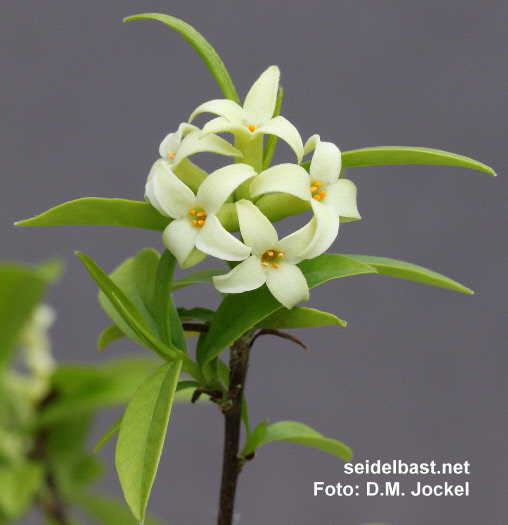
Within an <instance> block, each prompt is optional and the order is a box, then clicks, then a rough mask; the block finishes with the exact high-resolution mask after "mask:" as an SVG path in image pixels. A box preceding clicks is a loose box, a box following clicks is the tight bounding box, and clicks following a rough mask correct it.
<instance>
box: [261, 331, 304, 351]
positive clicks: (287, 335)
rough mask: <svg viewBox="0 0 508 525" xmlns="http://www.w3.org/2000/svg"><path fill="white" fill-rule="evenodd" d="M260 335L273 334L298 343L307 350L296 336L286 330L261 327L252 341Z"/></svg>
mask: <svg viewBox="0 0 508 525" xmlns="http://www.w3.org/2000/svg"><path fill="white" fill-rule="evenodd" d="M260 335H275V336H277V337H282V339H288V340H289V341H293V343H296V344H297V345H300V346H301V347H302V348H304V349H305V350H308V347H307V345H306V344H305V343H304V342H303V341H302V340H300V339H298V337H296V336H294V335H293V334H290V333H288V332H283V331H282V330H276V329H272V328H263V329H262V330H260V331H259V332H258V333H257V334H256V335H255V336H254V339H253V340H252V342H254V341H255V340H256V339H257V338H258V337H259V336H260Z"/></svg>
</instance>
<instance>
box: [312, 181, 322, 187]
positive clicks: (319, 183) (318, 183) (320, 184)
mask: <svg viewBox="0 0 508 525" xmlns="http://www.w3.org/2000/svg"><path fill="white" fill-rule="evenodd" d="M314 185H315V186H317V187H318V188H319V186H322V185H323V183H322V182H319V181H318V182H315V183H314Z"/></svg>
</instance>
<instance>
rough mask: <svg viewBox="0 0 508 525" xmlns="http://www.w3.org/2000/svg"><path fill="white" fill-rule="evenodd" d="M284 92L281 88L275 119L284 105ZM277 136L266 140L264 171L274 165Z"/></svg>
mask: <svg viewBox="0 0 508 525" xmlns="http://www.w3.org/2000/svg"><path fill="white" fill-rule="evenodd" d="M283 95H284V92H283V90H282V88H279V93H278V95H277V102H276V104H275V110H274V112H273V118H275V117H278V116H279V115H280V107H281V105H282V96H283ZM277 138H278V137H277V135H268V138H267V139H266V146H265V152H264V153H263V170H267V169H268V168H269V167H270V164H271V163H272V159H273V154H274V153H275V146H276V145H277Z"/></svg>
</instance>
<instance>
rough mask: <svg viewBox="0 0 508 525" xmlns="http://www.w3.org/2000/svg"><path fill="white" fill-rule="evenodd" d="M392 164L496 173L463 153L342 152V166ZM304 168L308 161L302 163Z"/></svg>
mask: <svg viewBox="0 0 508 525" xmlns="http://www.w3.org/2000/svg"><path fill="white" fill-rule="evenodd" d="M394 164H433V165H436V166H459V167H462V168H471V169H473V170H479V171H484V172H485V173H489V174H490V175H496V173H495V172H494V170H493V169H492V168H489V166H486V165H485V164H482V163H481V162H478V161H476V160H474V159H470V158H469V157H464V156H463V155H456V154H455V153H449V152H448V151H442V150H439V149H429V148H416V147H411V146H378V147H374V148H362V149H355V150H351V151H345V152H343V153H342V167H343V168H356V167H358V166H383V165H394ZM302 166H304V168H305V169H308V167H309V166H310V161H307V162H304V163H303V164H302Z"/></svg>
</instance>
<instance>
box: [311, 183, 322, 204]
mask: <svg viewBox="0 0 508 525" xmlns="http://www.w3.org/2000/svg"><path fill="white" fill-rule="evenodd" d="M322 185H323V183H322V182H319V181H316V182H314V184H311V186H310V192H311V194H312V198H313V199H315V200H317V201H319V200H321V199H323V198H324V197H326V191H321V192H320V191H319V188H320V187H321V186H322Z"/></svg>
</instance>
